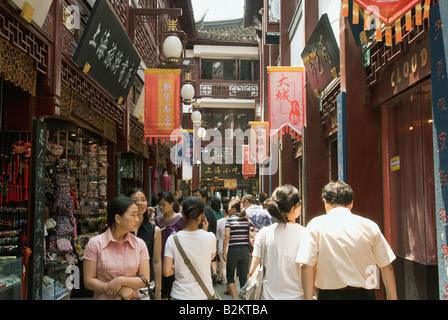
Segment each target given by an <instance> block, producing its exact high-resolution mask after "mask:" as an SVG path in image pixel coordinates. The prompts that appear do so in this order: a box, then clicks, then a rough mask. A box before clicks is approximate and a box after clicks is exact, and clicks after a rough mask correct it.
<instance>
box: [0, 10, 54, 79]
mask: <svg viewBox="0 0 448 320" xmlns="http://www.w3.org/2000/svg"><path fill="white" fill-rule="evenodd" d="M0 38H3V39H4V40H5V39H6V41H9V43H10V44H12V45H13V46H14V47H15V48H17V50H19V51H20V52H22V53H23V54H25V55H26V56H28V57H29V58H31V59H32V60H34V62H35V66H34V67H35V68H36V69H37V71H39V72H41V73H43V74H47V73H48V61H49V54H48V52H49V44H48V43H46V42H44V41H43V40H42V39H41V38H39V37H38V36H36V35H35V34H34V33H33V32H32V31H30V30H29V29H28V28H27V26H25V25H24V24H22V23H21V22H20V21H19V20H18V19H17V18H16V17H15V16H12V15H11V14H9V13H8V12H7V11H1V12H0Z"/></svg>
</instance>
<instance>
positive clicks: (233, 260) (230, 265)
mask: <svg viewBox="0 0 448 320" xmlns="http://www.w3.org/2000/svg"><path fill="white" fill-rule="evenodd" d="M250 260H251V256H250V249H249V245H247V246H235V247H233V246H231V247H229V251H228V252H227V267H226V274H227V283H228V284H229V283H235V278H234V277H235V270H236V268H237V267H238V275H239V279H240V288H242V287H243V286H244V284H245V283H246V280H247V274H248V273H249V267H250Z"/></svg>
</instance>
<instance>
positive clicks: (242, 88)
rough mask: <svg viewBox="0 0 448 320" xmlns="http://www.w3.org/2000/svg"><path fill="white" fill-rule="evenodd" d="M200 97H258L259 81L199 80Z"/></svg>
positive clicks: (198, 91)
mask: <svg viewBox="0 0 448 320" xmlns="http://www.w3.org/2000/svg"><path fill="white" fill-rule="evenodd" d="M195 91H196V92H197V96H198V97H200V98H205V97H209V98H221V99H256V98H258V97H259V82H258V81H237V80H199V81H198V83H197V84H196V90H195Z"/></svg>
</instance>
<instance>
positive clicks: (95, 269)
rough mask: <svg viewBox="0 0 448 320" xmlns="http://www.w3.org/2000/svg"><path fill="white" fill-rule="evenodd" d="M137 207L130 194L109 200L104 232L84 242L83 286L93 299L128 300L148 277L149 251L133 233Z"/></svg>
mask: <svg viewBox="0 0 448 320" xmlns="http://www.w3.org/2000/svg"><path fill="white" fill-rule="evenodd" d="M138 224H139V219H138V207H137V204H136V203H135V201H134V200H132V199H130V198H129V197H118V198H116V199H114V200H112V201H111V202H110V204H109V206H108V208H107V226H108V228H107V229H106V231H105V232H103V233H102V234H100V235H98V236H95V237H93V238H92V239H90V240H89V242H88V243H87V246H86V249H85V251H84V255H83V269H84V271H83V275H84V285H85V287H86V289H88V290H92V291H94V296H93V298H94V299H96V300H120V299H124V300H130V299H133V298H136V297H137V296H138V289H139V288H143V287H146V285H145V283H144V281H143V280H142V279H141V278H140V277H139V276H142V277H145V279H146V281H149V274H150V270H149V254H148V249H147V247H146V244H145V242H144V241H143V240H142V239H140V238H137V237H136V236H134V235H133V234H132V233H131V231H135V230H136V229H137V226H138Z"/></svg>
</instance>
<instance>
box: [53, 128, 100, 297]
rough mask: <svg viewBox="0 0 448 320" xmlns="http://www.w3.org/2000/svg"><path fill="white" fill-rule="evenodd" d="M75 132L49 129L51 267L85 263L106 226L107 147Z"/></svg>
mask: <svg viewBox="0 0 448 320" xmlns="http://www.w3.org/2000/svg"><path fill="white" fill-rule="evenodd" d="M72 127H73V125H72V126H71V127H70V126H68V127H67V126H62V128H64V129H61V126H60V125H59V126H54V125H53V126H51V125H49V129H48V137H47V138H48V140H47V162H46V200H47V206H48V218H47V221H46V226H47V229H48V237H47V243H48V247H47V255H46V258H47V264H52V265H55V264H57V263H65V262H69V263H70V264H77V263H78V262H79V261H80V260H82V255H83V252H84V248H85V246H86V245H87V242H88V240H89V239H90V238H91V237H93V236H95V235H97V234H98V233H99V231H100V230H101V229H102V227H103V225H104V224H105V220H106V208H107V204H108V198H107V190H108V189H107V183H108V181H107V173H108V166H109V164H108V159H107V144H106V143H103V141H102V139H101V138H100V137H95V135H94V134H91V133H88V132H87V131H86V130H82V129H80V128H72ZM53 287H54V288H56V287H57V286H53ZM50 295H51V294H50Z"/></svg>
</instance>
